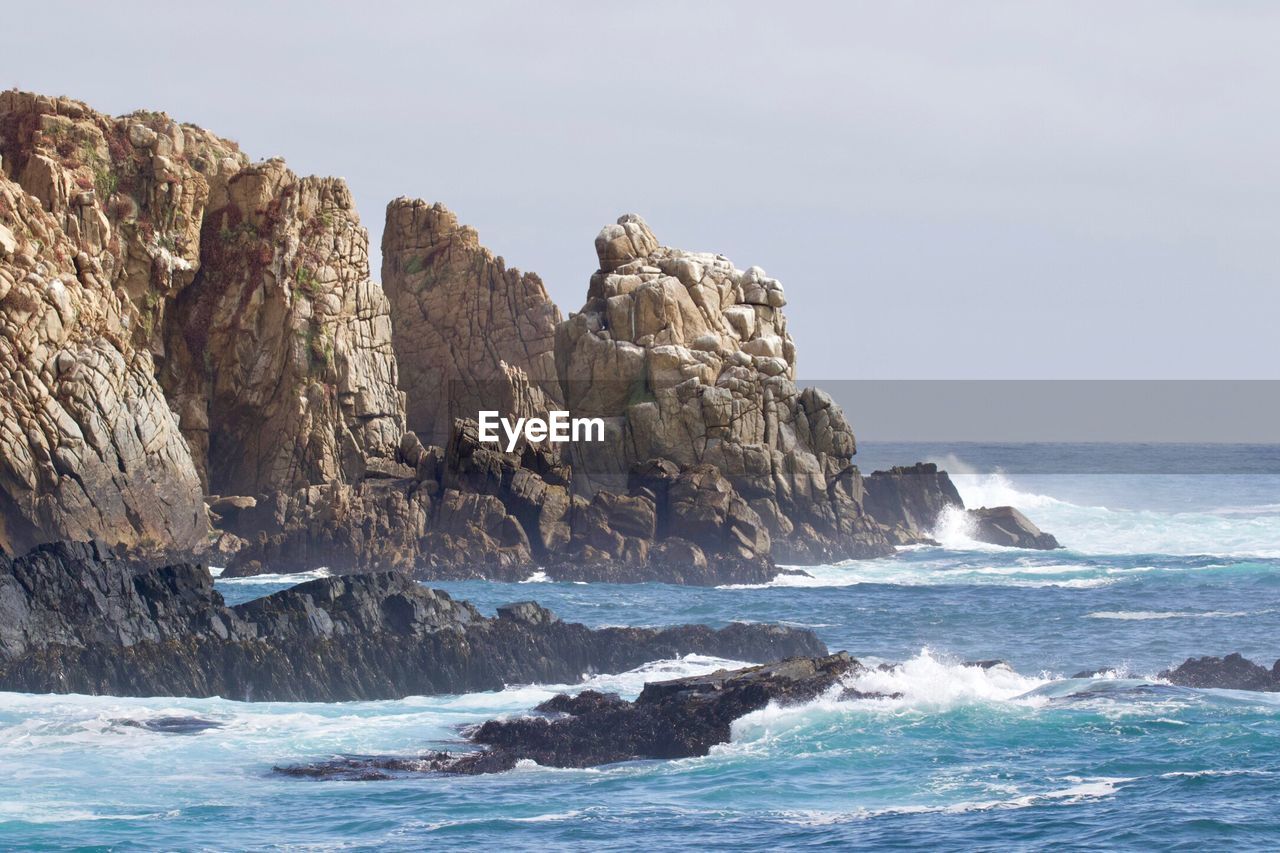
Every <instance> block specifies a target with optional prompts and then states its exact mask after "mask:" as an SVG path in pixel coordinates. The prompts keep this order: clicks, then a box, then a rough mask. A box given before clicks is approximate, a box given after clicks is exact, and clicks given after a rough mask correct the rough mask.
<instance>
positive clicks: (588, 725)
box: [276, 652, 863, 781]
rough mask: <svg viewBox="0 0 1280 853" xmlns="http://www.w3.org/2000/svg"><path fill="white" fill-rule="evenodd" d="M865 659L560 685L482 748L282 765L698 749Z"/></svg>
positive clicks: (569, 760) (314, 772) (820, 689)
mask: <svg viewBox="0 0 1280 853" xmlns="http://www.w3.org/2000/svg"><path fill="white" fill-rule="evenodd" d="M862 669H863V667H862V665H861V664H859V663H858V662H857V661H856V660H854V659H852V658H851V657H849V655H848V654H847V653H845V652H840V653H838V654H834V655H828V656H823V657H807V658H793V659H790V660H783V661H779V662H777V663H772V664H768V665H765V666H754V667H747V668H745V669H738V670H732V671H726V670H720V671H718V672H713V673H711V674H709V675H698V676H692V677H689V678H677V679H673V680H671V681H659V682H653V683H649V684H646V685H645V686H644V690H643V691H642V692H641V693H640V696H639V697H638V698H637V699H636V700H635V701H634V702H627V701H624V700H623V699H621V698H619V697H618V696H617V694H613V693H599V692H597V691H594V690H585V691H583V692H581V693H578V694H576V695H573V696H570V695H567V694H563V693H562V694H560V695H558V696H556V697H554V698H552V699H549V700H547V701H546V702H543V703H542V704H540V705H538V706H537V708H535V709H534V712H535V713H534V715H531V716H524V717H517V718H514V719H504V720H490V721H489V722H487V723H484V724H483V725H481V726H479V727H478V728H476V729H475V730H473V731H472V732H471V733H470V734H469V735H468V740H469V741H470V742H471V743H473V744H477V745H479V746H482V747H484V749H483V750H481V751H477V752H462V753H447V752H436V753H430V754H427V755H424V756H418V757H412V758H409V757H406V758H397V757H387V758H377V757H375V758H368V757H360V758H354V757H353V758H340V759H336V760H331V761H324V762H320V763H318V764H303V765H289V766H285V767H277V768H276V772H277V773H280V774H282V775H285V776H294V777H299V778H310V779H338V780H357V781H369V780H376V779H388V778H392V777H394V776H396V775H404V774H411V773H432V772H436V773H440V772H443V773H463V774H469V775H474V774H480V773H501V772H503V771H506V770H511V769H512V768H514V767H515V766H516V764H517V762H520V761H534V762H536V763H537V764H538V765H540V766H542V767H595V766H597V765H601V764H612V763H615V762H619V761H632V760H635V759H646V758H647V759H654V758H662V759H674V758H692V757H694V756H700V755H706V754H707V753H708V752H710V751H711V747H713V746H715V745H717V744H722V743H728V741H729V738H730V735H731V727H732V724H733V721H734V720H736V719H738V718H739V717H742V716H745V715H746V714H750V713H751V712H752V711H758V710H760V709H761V708H764V707H765V706H767V705H769V704H770V703H774V704H777V705H794V704H798V703H801V702H806V701H809V700H811V699H815V698H817V697H818V696H821V695H822V694H823V693H825V692H827V691H828V690H830V689H832V688H833V687H834V686H835V685H836V684H837V683H838V682H839V681H840V680H841V679H842V678H845V677H847V676H850V675H854V674H856V673H857V672H858V671H860V670H862Z"/></svg>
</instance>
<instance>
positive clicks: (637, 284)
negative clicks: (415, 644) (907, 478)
mask: <svg viewBox="0 0 1280 853" xmlns="http://www.w3.org/2000/svg"><path fill="white" fill-rule="evenodd" d="M596 254H597V256H598V257H599V261H600V269H599V270H598V271H597V272H596V273H595V275H593V276H592V278H591V285H590V288H589V290H588V292H587V301H586V303H585V304H584V305H583V308H582V310H581V311H580V312H578V313H577V314H574V315H572V316H571V317H570V318H569V319H568V320H567V321H565V322H564V323H562V324H561V325H560V326H559V328H558V329H557V334H556V364H557V369H558V374H559V376H560V381H561V384H562V387H563V389H564V396H565V401H566V404H567V406H568V408H569V409H570V410H571V411H572V412H573V413H574V415H575V416H598V417H602V418H604V419H605V420H606V423H607V429H606V433H607V438H606V441H605V442H601V443H582V444H578V445H575V446H574V447H573V456H572V459H573V462H574V465H575V471H576V473H577V475H578V477H579V478H580V482H581V483H583V484H585V485H586V486H587V487H588V489H589V490H594V489H595V488H600V487H604V488H609V489H616V488H618V484H619V482H621V481H624V480H625V477H626V475H627V472H628V471H629V469H630V468H631V466H633V465H635V464H636V463H640V462H644V461H645V460H648V459H652V458H663V459H668V460H671V461H673V462H675V463H676V464H678V465H681V466H691V465H698V464H710V465H712V466H714V467H715V468H716V469H718V470H719V471H721V472H723V474H724V475H725V476H726V477H727V478H728V480H729V482H730V483H731V484H732V485H733V487H734V488H735V489H736V490H737V491H738V492H739V493H740V494H741V495H742V497H743V498H744V499H746V501H747V503H748V504H749V505H750V507H751V509H752V510H754V511H755V513H757V514H758V515H759V516H760V518H761V519H762V520H763V521H764V523H765V525H766V527H767V528H768V530H769V533H770V534H771V535H772V537H773V540H774V554H775V556H783V557H787V558H807V557H824V558H825V557H852V556H867V555H871V554H877V553H887V552H889V551H890V550H891V548H890V546H889V544H888V542H887V540H886V539H885V537H884V534H883V532H882V531H881V530H880V528H879V526H878V525H877V524H875V522H874V521H872V520H871V518H870V516H868V515H867V514H866V513H865V512H864V510H863V506H862V500H863V495H864V491H863V484H862V477H861V475H860V473H859V472H858V469H857V467H856V466H854V464H853V462H852V457H853V454H854V453H855V450H856V446H855V442H854V436H853V431H852V430H851V429H850V427H849V424H848V422H847V421H846V420H845V418H844V414H843V413H842V412H841V411H840V408H839V407H838V406H837V405H836V404H835V403H834V401H833V400H832V399H831V397H830V396H828V395H827V394H825V393H824V392H822V391H820V390H818V389H814V388H806V389H803V390H802V389H800V388H798V387H797V386H796V384H795V381H794V377H795V361H796V348H795V344H794V342H793V341H792V340H791V336H790V335H789V334H788V333H787V325H786V317H785V315H784V314H783V312H782V308H783V306H784V305H785V304H786V297H785V295H784V292H783V289H782V286H781V285H780V284H779V283H778V282H777V280H776V279H772V278H769V277H768V276H767V275H765V273H764V271H763V270H761V269H760V268H759V267H751V268H750V269H747V270H745V271H744V270H740V269H738V268H736V267H734V266H733V264H732V263H731V262H730V261H729V259H728V258H726V257H725V256H723V255H714V254H706V253H695V252H687V251H683V250H680V249H672V248H668V247H665V246H662V245H660V244H659V242H658V240H657V238H655V237H654V235H653V232H652V231H650V230H649V227H648V225H646V224H645V222H644V220H642V219H641V218H640V217H638V216H634V215H627V216H623V217H622V218H621V219H619V220H618V222H617V224H616V225H609V226H606V227H605V228H604V229H603V230H602V231H601V232H600V234H599V236H597V237H596Z"/></svg>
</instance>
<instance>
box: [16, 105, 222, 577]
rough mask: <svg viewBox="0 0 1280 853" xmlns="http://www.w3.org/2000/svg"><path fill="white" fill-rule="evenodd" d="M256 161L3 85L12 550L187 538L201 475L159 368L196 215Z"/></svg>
mask: <svg viewBox="0 0 1280 853" xmlns="http://www.w3.org/2000/svg"><path fill="white" fill-rule="evenodd" d="M242 159H243V158H242V157H241V156H240V155H239V154H238V153H237V152H235V151H234V149H233V148H231V147H229V146H228V145H225V144H222V143H220V141H217V140H215V139H214V138H213V137H211V136H210V135H208V134H206V133H204V132H203V131H200V130H198V129H195V128H190V127H187V126H179V125H177V124H176V123H174V122H171V121H169V120H168V119H167V118H166V117H164V116H160V115H155V114H141V113H139V114H134V115H132V116H126V117H124V118H121V119H110V118H106V117H103V116H100V115H97V114H96V113H93V112H92V111H91V110H89V109H88V108H87V107H85V106H84V105H83V104H81V103H79V102H76V101H70V100H67V99H62V98H59V99H51V98H44V97H40V96H36V95H29V94H26V93H20V92H4V93H0V165H2V167H3V168H2V171H0V388H2V389H3V393H0V548H3V549H5V550H7V551H10V552H20V551H23V550H26V549H27V548H28V547H30V546H31V545H33V544H35V543H38V542H44V541H49V540H51V539H59V538H72V539H87V538H92V537H100V538H102V539H104V540H109V541H111V542H113V543H119V544H125V545H129V546H132V547H134V548H135V549H137V550H139V551H147V550H154V549H158V548H164V549H167V550H170V551H187V550H190V549H192V548H195V547H197V546H199V545H200V544H201V543H202V541H203V539H204V536H205V532H206V530H207V521H206V518H205V513H204V508H203V506H202V502H201V494H200V482H199V479H198V477H197V475H196V471H195V469H194V467H193V465H192V461H191V457H190V454H189V452H188V450H187V446H186V443H185V441H183V438H182V435H181V433H180V432H179V431H178V424H177V420H176V419H175V418H174V416H173V414H172V412H171V411H170V409H169V406H168V405H167V403H166V401H165V398H164V396H163V394H162V393H161V389H160V386H159V384H158V383H157V382H156V380H155V364H154V361H153V354H154V357H161V356H162V355H163V353H162V349H161V348H160V347H159V345H158V341H159V335H158V334H157V331H156V330H157V328H158V324H160V323H161V322H162V321H163V317H164V312H165V307H166V305H167V303H168V301H169V299H170V298H171V296H172V295H173V294H175V293H176V292H179V291H180V290H181V289H182V288H183V287H184V286H186V285H187V284H188V283H189V282H190V280H191V275H192V270H193V269H194V267H195V265H196V263H197V256H198V247H199V240H198V234H199V216H200V211H201V210H202V208H203V205H204V204H205V202H206V200H207V198H208V195H209V193H210V192H211V188H212V187H214V186H216V185H218V184H219V182H220V181H221V180H222V179H223V176H224V175H225V173H227V172H230V171H234V170H236V169H238V168H239V167H240V165H241V163H242Z"/></svg>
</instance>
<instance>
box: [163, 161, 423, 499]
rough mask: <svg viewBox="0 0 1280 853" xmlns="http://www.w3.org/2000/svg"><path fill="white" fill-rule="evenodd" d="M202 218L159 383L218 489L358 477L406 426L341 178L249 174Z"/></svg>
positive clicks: (391, 454)
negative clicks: (197, 257) (197, 258)
mask: <svg viewBox="0 0 1280 853" xmlns="http://www.w3.org/2000/svg"><path fill="white" fill-rule="evenodd" d="M214 204H215V205H216V206H212V205H211V207H210V209H209V210H208V211H207V212H206V213H205V216H204V226H203V229H202V245H203V250H202V252H201V263H200V270H199V272H198V273H197V275H196V278H195V280H194V282H193V283H192V285H191V286H190V287H188V288H187V289H186V290H185V291H184V292H183V293H182V294H180V295H179V296H178V298H177V300H176V302H175V305H174V308H173V311H172V316H171V318H170V321H169V322H168V323H167V324H166V336H165V344H166V347H167V351H168V353H169V358H168V359H167V360H166V363H165V365H164V369H163V371H162V372H161V379H162V381H163V383H164V387H165V390H166V392H167V394H168V395H169V399H170V400H171V401H172V402H173V405H174V407H175V408H176V409H177V411H178V413H179V416H180V417H181V422H182V429H183V433H184V435H186V436H187V439H188V441H189V442H190V445H191V448H192V451H193V454H194V457H195V460H196V463H197V466H198V467H199V468H200V470H201V471H202V473H204V474H205V479H206V482H207V487H208V490H209V492H211V493H212V494H231V495H260V494H269V493H272V492H276V491H293V490H296V489H302V488H306V487H308V486H315V485H321V484H327V483H351V482H356V481H359V480H360V479H361V478H362V477H363V476H364V473H365V470H366V467H367V464H368V461H369V460H370V459H394V458H395V456H396V453H397V451H398V448H399V444H400V438H401V436H402V435H403V434H404V403H403V399H402V397H401V395H400V393H399V392H398V391H397V390H396V380H397V369H396V361H395V356H394V354H393V352H392V347H391V319H390V314H389V311H390V308H389V305H388V303H387V299H386V297H385V295H384V294H383V293H382V289H381V288H380V287H379V286H378V285H377V284H376V283H375V282H373V281H372V280H370V278H369V258H368V235H367V234H366V233H365V231H364V229H363V228H361V227H360V224H359V218H358V217H357V215H356V212H355V206H354V204H353V202H352V200H351V193H350V191H349V190H348V189H347V187H346V185H345V184H344V183H343V182H342V181H340V180H337V179H334V178H298V177H297V176H296V175H294V174H293V173H292V172H291V171H289V169H288V168H287V167H286V166H285V165H284V163H283V162H282V161H280V160H269V161H267V162H265V163H261V164H258V165H254V166H249V167H246V168H244V169H242V170H240V171H239V172H238V173H237V174H236V175H235V176H233V177H232V178H231V179H230V180H229V181H228V182H227V184H226V187H225V192H224V193H222V194H220V195H219V197H218V198H217V199H215V201H214Z"/></svg>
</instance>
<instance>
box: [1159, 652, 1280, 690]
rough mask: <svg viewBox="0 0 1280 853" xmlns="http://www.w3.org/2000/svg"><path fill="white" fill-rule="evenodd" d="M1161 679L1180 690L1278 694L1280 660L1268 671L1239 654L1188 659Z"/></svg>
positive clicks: (1167, 671) (1164, 673) (1163, 673)
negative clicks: (1215, 689)
mask: <svg viewBox="0 0 1280 853" xmlns="http://www.w3.org/2000/svg"><path fill="white" fill-rule="evenodd" d="M1160 677H1161V678H1164V679H1167V680H1168V681H1170V682H1172V683H1173V684H1177V685H1180V686H1182V687H1200V688H1219V689H1223V690H1260V691H1267V692H1270V693H1274V692H1276V691H1280V660H1278V661H1276V662H1275V664H1274V665H1273V666H1272V667H1271V669H1267V668H1266V667H1263V666H1259V665H1258V664H1256V663H1254V662H1253V661H1251V660H1248V659H1247V658H1245V657H1244V656H1242V655H1241V654H1240V653H1238V652H1236V653H1233V654H1229V655H1227V656H1226V657H1221V658H1220V657H1200V658H1187V659H1186V660H1185V661H1183V662H1182V663H1181V664H1179V665H1178V666H1177V667H1175V668H1174V669H1170V670H1166V671H1164V672H1162V673H1160Z"/></svg>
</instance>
